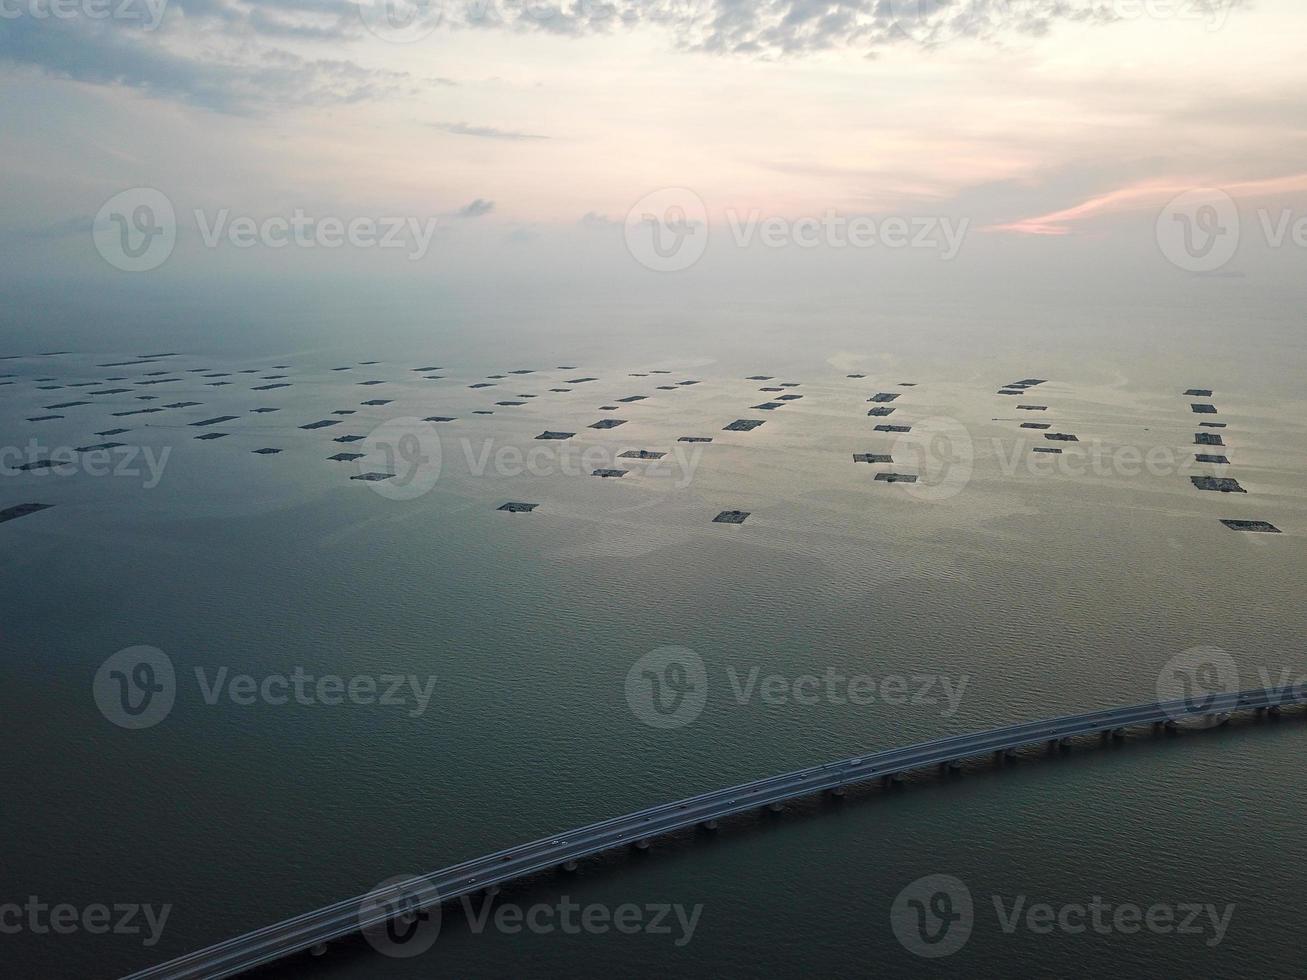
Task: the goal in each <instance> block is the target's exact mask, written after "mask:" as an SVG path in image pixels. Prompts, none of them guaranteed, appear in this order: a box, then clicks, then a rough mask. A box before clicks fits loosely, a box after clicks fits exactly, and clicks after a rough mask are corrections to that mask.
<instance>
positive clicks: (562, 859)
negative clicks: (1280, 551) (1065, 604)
mask: <svg viewBox="0 0 1307 980" xmlns="http://www.w3.org/2000/svg"><path fill="white" fill-rule="evenodd" d="M1304 702H1307V687H1293V688H1282V689H1275V690H1273V689H1266V688H1258V689H1253V690H1248V691H1240V692H1232V693H1229V694H1208V695H1203V696H1201V697H1200V698H1195V699H1181V700H1175V701H1155V702H1151V703H1148V704H1139V705H1133V706H1129V707H1121V708H1108V709H1104V710H1100V711H1089V712H1085V713H1083V714H1077V715H1066V716H1063V717H1059V718H1048V719H1045V720H1043V721H1031V722H1024V723H1021V724H1017V725H1009V726H1007V727H1004V728H995V729H992V730H990V731H984V732H976V733H973V734H969V735H954V736H950V737H947V738H938V739H933V740H931V741H928V742H919V743H917V744H915V745H908V746H905V747H903V748H897V749H885V750H883V751H879V752H872V753H869V754H866V755H860V756H855V757H854V758H850V759H843V760H841V761H838V762H830V763H827V764H825V765H820V766H814V767H811V768H808V769H799V770H796V771H794V772H787V773H784V774H782V775H779V776H771V777H769V778H766V779H759V780H755V781H753V782H749V783H742V784H740V785H738V786H732V787H729V788H727V789H719V790H714V791H712V792H709V793H701V794H699V795H698V796H691V797H688V798H686V799H683V800H678V801H676V802H673V803H664V804H661V805H659V806H652V807H649V808H647V809H644V810H638V811H636V812H635V813H628V814H626V815H625V816H621V817H613V818H611V819H608V820H601V821H599V822H598V823H591V824H587V825H586V826H584V827H577V828H576V829H574V830H567V831H563V832H561V833H559V834H555V835H554V836H552V837H546V838H542V839H540V840H536V841H532V842H530V843H527V844H519V845H517V846H515V847H510V848H507V849H505V850H502V851H496V852H495V853H493V854H487V855H485V856H484V857H478V858H474V859H472V860H470V861H464V862H462V863H461V864H455V865H451V866H450V867H447V868H442V869H441V870H439V871H433V872H431V873H430V874H427V875H421V876H418V877H414V878H411V879H408V880H406V881H404V882H402V883H400V884H398V885H395V886H393V887H392V888H391V889H389V890H388V891H386V890H383V891H382V892H380V893H378V892H374V893H371V894H368V895H361V896H358V897H357V898H351V899H346V900H345V901H341V902H336V903H335V904H334V905H328V906H327V907H325V908H321V909H317V910H316V911H313V912H306V913H304V914H303V915H298V916H296V917H294V918H291V919H286V920H285V921H283V922H278V923H275V924H273V925H270V926H265V927H264V928H262V929H256V930H254V931H253V932H248V933H246V934H244V935H242V936H236V937H235V938H233V939H228V940H225V941H223V942H220V943H217V944H215V945H213V946H209V947H207V948H205V949H201V950H197V951H195V952H193V953H188V954H186V955H184V956H180V957H178V958H176V959H173V960H170V961H168V962H166V963H162V964H160V965H158V966H154V967H150V968H149V969H146V970H142V971H140V972H138V973H133V974H132V975H131V976H130V977H127V978H124V980H214V978H219V977H231V976H236V975H237V974H240V973H244V972H246V971H248V970H252V969H254V968H256V967H259V966H263V965H265V964H268V963H272V962H274V961H276V960H280V959H283V958H285V957H288V956H293V955H295V954H297V953H302V952H305V951H312V952H321V951H322V950H323V949H325V946H326V944H327V943H329V942H331V941H332V940H335V939H340V938H342V937H344V936H348V935H350V934H352V933H355V932H359V931H361V930H364V929H373V928H377V927H380V926H383V925H385V924H386V923H387V922H389V921H392V920H394V921H397V922H411V921H412V919H413V917H414V916H415V915H416V914H417V913H419V912H420V911H421V910H423V909H427V908H432V907H434V906H437V905H439V904H440V903H441V902H445V901H448V900H450V899H454V898H458V897H459V896H462V895H467V894H471V893H474V892H478V891H482V890H486V889H494V888H495V887H496V886H498V885H500V884H503V883H505V882H509V881H513V880H515V879H518V878H524V877H527V876H528V875H533V874H536V873H538V872H540V871H544V870H548V869H551V868H560V867H561V868H565V869H569V870H570V869H572V868H574V867H575V866H576V862H577V861H579V860H581V859H582V858H585V857H589V856H591V855H593V854H598V853H600V852H602V851H607V850H610V849H612V848H617V847H623V846H635V847H640V848H643V847H647V846H648V843H649V841H650V840H651V839H653V838H655V837H659V836H661V835H664V834H669V833H672V832H673V831H677V830H681V829H684V828H688V827H694V826H696V825H699V826H703V827H706V828H709V829H712V828H715V827H716V826H717V821H719V820H721V819H722V818H724V817H729V816H731V815H732V814H737V813H742V812H746V811H750V810H757V809H759V808H767V807H770V808H772V809H779V808H780V807H781V806H782V805H783V804H785V803H786V802H787V801H789V800H795V799H799V798H802V797H806V796H811V795H813V794H817V793H822V792H829V793H833V794H835V795H842V794H843V793H844V791H845V789H846V788H847V787H849V786H854V785H858V784H862V783H867V782H870V781H873V780H877V779H880V780H885V781H886V782H889V781H891V780H894V779H897V778H898V777H900V776H901V775H902V774H903V773H905V772H909V771H911V770H919V769H925V768H933V767H937V766H938V767H956V766H959V765H960V764H961V763H962V762H963V761H964V760H967V759H972V758H978V757H981V756H989V755H993V756H995V757H996V758H1003V757H1004V756H1006V755H1007V754H1009V753H1012V752H1014V751H1016V750H1017V749H1021V748H1023V747H1026V746H1031V745H1040V744H1049V745H1054V746H1064V745H1067V744H1069V741H1070V739H1072V738H1074V737H1075V736H1080V735H1093V734H1100V735H1102V736H1103V737H1104V738H1105V739H1106V738H1109V737H1111V738H1121V737H1124V735H1125V731H1126V729H1128V728H1131V727H1138V726H1143V725H1152V726H1155V727H1160V726H1166V727H1168V728H1174V727H1176V726H1178V725H1180V724H1182V723H1184V722H1186V721H1189V722H1190V723H1192V722H1193V721H1206V722H1208V723H1211V724H1215V723H1223V722H1225V721H1227V720H1228V719H1229V717H1230V715H1231V714H1233V713H1234V712H1237V711H1256V712H1259V713H1260V712H1270V713H1272V714H1275V713H1278V712H1279V710H1280V709H1281V707H1286V706H1289V705H1294V704H1302V703H1304Z"/></svg>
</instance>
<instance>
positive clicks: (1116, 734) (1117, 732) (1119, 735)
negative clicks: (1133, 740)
mask: <svg viewBox="0 0 1307 980" xmlns="http://www.w3.org/2000/svg"><path fill="white" fill-rule="evenodd" d="M1112 737H1113V738H1114V739H1116V740H1117V741H1118V742H1119V741H1121V739H1123V738H1125V729H1124V728H1113V729H1112Z"/></svg>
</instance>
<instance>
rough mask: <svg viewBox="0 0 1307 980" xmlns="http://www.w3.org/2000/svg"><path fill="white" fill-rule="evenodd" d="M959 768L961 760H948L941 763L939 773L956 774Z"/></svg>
mask: <svg viewBox="0 0 1307 980" xmlns="http://www.w3.org/2000/svg"><path fill="white" fill-rule="evenodd" d="M961 768H962V760H960V759H949V761H948V762H941V763H940V764H939V769H940V772H957V771H958V770H959V769H961Z"/></svg>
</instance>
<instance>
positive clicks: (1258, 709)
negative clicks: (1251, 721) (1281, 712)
mask: <svg viewBox="0 0 1307 980" xmlns="http://www.w3.org/2000/svg"><path fill="white" fill-rule="evenodd" d="M1264 711H1266V709H1265V708H1253V714H1255V715H1260V714H1262V713H1263V712H1264Z"/></svg>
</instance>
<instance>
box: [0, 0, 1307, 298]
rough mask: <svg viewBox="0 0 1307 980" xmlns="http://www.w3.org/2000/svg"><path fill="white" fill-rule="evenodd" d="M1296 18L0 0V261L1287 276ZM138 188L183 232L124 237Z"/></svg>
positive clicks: (1292, 255)
mask: <svg viewBox="0 0 1307 980" xmlns="http://www.w3.org/2000/svg"><path fill="white" fill-rule="evenodd" d="M1304 29H1307V7H1304V5H1302V4H1301V2H1300V0H1243V2H1240V0H1206V2H1204V0H1106V2H1104V0H955V2H953V3H942V2H940V0H839V2H834V3H814V2H809V0H756V2H745V0H629V2H628V0H619V2H617V3H614V4H608V3H602V2H600V0H584V2H580V3H576V4H574V5H564V6H562V7H559V6H557V5H552V4H551V3H549V2H547V0H444V2H443V3H441V2H440V0H429V2H428V0H422V2H421V3H419V4H416V5H415V4H414V3H412V2H410V0H365V2H364V3H363V4H362V5H361V6H360V5H359V4H356V3H353V2H347V0H316V2H315V0H54V6H53V7H52V6H51V0H0V79H2V80H3V85H4V89H5V93H6V95H5V98H4V99H3V102H2V103H0V131H3V133H4V134H5V135H4V138H3V140H0V165H2V166H3V171H4V173H5V177H6V179H5V180H4V182H3V185H0V250H2V251H3V254H4V256H5V266H6V271H0V286H3V287H8V288H14V287H15V286H23V285H30V284H31V283H32V282H34V281H37V280H40V279H42V278H49V277H51V276H56V275H57V276H58V277H60V278H62V279H65V280H71V281H86V282H106V281H120V280H121V279H122V277H124V276H125V277H131V276H135V275H140V274H141V273H142V271H143V272H147V273H154V274H156V276H157V278H158V279H159V280H160V281H167V279H168V277H169V276H174V277H175V276H184V275H190V276H204V275H206V274H208V275H213V274H215V273H216V272H217V271H221V272H222V273H223V274H231V275H236V276H241V275H244V276H249V277H255V278H256V277H258V276H259V275H265V274H267V273H268V270H270V269H277V270H282V271H284V272H285V274H287V275H297V276H304V277H312V276H314V275H315V274H316V275H321V274H323V273H325V272H327V271H335V272H344V273H346V274H348V273H350V272H355V273H358V274H360V275H367V276H376V275H385V276H390V275H394V276H400V277H402V276H409V277H414V276H419V275H420V276H423V277H426V278H436V279H438V278H440V277H441V276H447V277H450V278H453V279H457V280H458V281H459V282H463V281H465V280H466V279H467V277H468V276H470V275H473V270H474V269H475V272H476V274H477V275H479V276H481V277H482V278H483V279H487V278H494V277H495V276H498V277H499V278H500V281H504V280H509V281H511V280H513V279H515V278H518V277H520V278H521V279H522V280H523V281H529V280H530V279H531V278H532V277H533V276H534V277H556V276H568V277H570V278H572V279H573V280H576V281H584V280H585V279H586V277H587V275H591V276H602V275H605V274H607V272H606V270H608V269H610V268H611V269H612V271H613V274H622V273H623V272H625V271H630V270H635V271H637V272H641V273H643V272H649V273H650V274H651V275H655V276H669V275H670V276H673V277H674V276H676V275H678V274H686V273H687V271H688V270H695V269H697V270H698V271H699V272H700V273H702V272H703V270H704V269H705V268H713V269H717V270H718V271H721V272H722V273H723V274H726V271H727V269H728V268H730V267H731V262H732V261H737V262H744V261H745V260H744V259H743V258H741V256H745V255H750V254H754V255H756V254H757V253H758V251H759V250H760V249H762V250H771V251H776V252H779V253H783V254H785V255H786V256H789V257H792V259H793V262H792V263H791V264H792V266H793V267H794V268H795V269H802V268H810V266H811V262H810V258H809V257H808V256H807V255H806V254H804V253H806V251H807V250H808V249H810V248H811V247H813V245H810V244H809V243H810V242H811V243H815V247H816V248H817V250H818V251H819V252H821V253H822V254H823V255H826V256H828V257H829V258H830V261H829V262H827V263H826V264H824V265H823V266H822V268H823V269H826V270H828V271H830V270H834V271H832V272H831V274H832V275H838V274H842V273H841V272H840V270H841V269H843V268H844V266H845V264H847V263H849V262H852V261H853V260H851V259H849V258H848V257H847V256H846V255H845V254H843V253H844V252H847V251H850V250H853V251H859V250H862V251H866V252H876V256H877V261H881V259H882V257H887V258H888V259H889V260H890V261H898V260H899V256H898V255H893V256H891V254H890V253H892V252H894V251H895V250H896V249H897V250H898V252H899V253H901V254H902V256H904V258H903V259H902V261H904V262H906V263H909V264H913V265H914V267H920V268H921V269H923V270H927V269H938V267H939V263H940V261H941V260H943V261H955V260H958V259H959V258H960V257H971V258H976V259H977V260H979V259H980V258H981V257H984V258H985V259H986V260H987V261H989V262H990V264H988V265H985V266H984V269H985V275H987V276H992V275H993V274H994V272H995V269H1001V268H1003V267H1004V265H1005V264H1006V265H1007V266H1009V267H1011V268H1012V269H1014V270H1016V269H1025V268H1028V266H1029V263H1030V261H1031V260H1032V259H1031V257H1032V256H1035V257H1038V258H1037V259H1036V261H1038V260H1044V259H1047V260H1055V259H1056V257H1057V256H1058V255H1063V256H1070V255H1074V256H1076V260H1075V261H1076V263H1077V264H1080V265H1083V263H1084V262H1085V261H1086V259H1085V256H1091V255H1097V256H1099V257H1100V258H1102V259H1103V260H1104V261H1110V260H1111V259H1112V257H1113V256H1120V255H1123V254H1129V255H1132V256H1134V255H1140V256H1142V255H1147V256H1148V257H1149V261H1155V260H1160V261H1161V263H1162V264H1161V265H1160V266H1159V268H1161V269H1163V270H1165V269H1168V268H1169V269H1171V270H1172V271H1174V272H1176V273H1177V274H1179V275H1219V274H1225V275H1231V274H1234V275H1246V274H1248V273H1249V269H1250V267H1251V266H1255V267H1256V269H1257V271H1259V272H1261V271H1264V270H1265V269H1267V268H1269V269H1273V270H1279V272H1278V273H1277V274H1280V273H1282V274H1283V276H1284V277H1285V278H1286V280H1292V279H1293V278H1294V277H1295V276H1296V277H1297V278H1298V279H1299V280H1300V279H1301V275H1300V273H1301V270H1302V266H1303V261H1304V257H1307V247H1300V246H1298V245H1296V244H1295V242H1294V234H1295V231H1296V230H1298V227H1299V226H1298V225H1297V224H1295V222H1298V221H1299V220H1300V219H1302V218H1303V216H1304V215H1307V208H1305V207H1304V203H1305V202H1307V193H1305V192H1307V153H1305V152H1304V151H1305V150H1307V113H1304V112H1303V111H1302V97H1301V93H1302V92H1303V91H1304V90H1305V89H1307V77H1305V76H1307V68H1305V67H1304V64H1303V62H1304V59H1303V57H1302V53H1301V42H1302V38H1303V37H1304V36H1307V33H1305V30H1304ZM141 188H144V189H147V190H148V191H149V192H150V193H152V194H153V193H157V194H161V195H162V199H163V200H164V201H166V204H167V205H168V206H170V207H171V208H172V210H173V212H174V216H175V218H174V220H175V242H170V243H169V253H168V256H167V258H166V260H165V262H164V263H163V264H162V265H158V266H152V267H151V268H150V269H145V270H134V269H123V268H120V267H119V266H121V265H123V264H124V262H122V261H118V262H115V261H114V259H113V257H112V256H108V257H107V256H105V254H104V251H105V247H106V243H108V246H107V247H109V248H111V249H112V247H113V245H112V242H113V240H114V239H115V236H118V235H119V234H123V235H130V234H133V233H134V232H133V231H132V229H131V226H130V223H129V219H131V218H132V215H134V214H139V213H140V212H139V205H140V202H139V201H138V200H137V199H136V198H134V197H131V196H130V194H131V192H133V191H134V189H141ZM124 192H129V196H128V197H127V198H125V199H122V200H121V201H120V202H119V203H118V204H110V203H109V202H111V201H113V200H114V199H115V196H116V195H121V194H123V193H124ZM1185 195H1189V197H1188V198H1186V197H1185ZM137 197H139V193H137ZM1178 199H1179V200H1180V203H1179V204H1178V205H1177V204H1176V202H1177V200H1178ZM151 200H157V199H156V198H151ZM1230 208H1233V209H1235V210H1234V212H1231V210H1230ZM106 209H107V210H106ZM1168 209H1170V210H1168ZM1175 211H1178V213H1172V212H1175ZM150 213H151V214H153V211H151V212H150ZM115 214H116V215H117V217H114V215H115ZM297 215H299V216H300V220H301V226H302V227H301V232H300V237H299V238H297V239H295V240H293V241H292V242H291V245H290V246H289V247H286V246H279V245H277V242H279V241H281V240H283V239H285V238H286V237H287V234H288V233H287V232H286V231H285V230H284V229H282V228H281V226H280V225H279V224H277V221H278V220H279V219H280V220H285V221H292V220H294V219H295V218H296V216H297ZM240 219H245V223H244V224H241V223H239V221H240ZM890 219H894V220H895V221H900V220H901V221H902V222H903V223H904V224H905V226H906V232H907V235H906V238H907V244H903V243H902V242H901V241H896V239H895V235H896V233H897V232H899V231H900V229H899V228H898V227H897V226H895V227H887V226H886V225H885V222H886V221H887V220H890ZM1231 219H1233V220H1235V221H1238V222H1239V223H1240V226H1241V229H1242V236H1241V239H1240V241H1239V242H1238V247H1237V249H1236V250H1235V252H1234V253H1233V255H1232V256H1223V255H1222V254H1221V249H1220V248H1217V249H1216V252H1217V254H1216V255H1215V256H1211V255H1210V254H1207V253H1208V252H1210V251H1211V249H1210V248H1206V247H1205V246H1210V245H1211V241H1208V240H1207V239H1205V238H1204V236H1207V238H1208V239H1210V238H1211V236H1212V233H1213V229H1215V230H1216V231H1218V232H1219V231H1225V230H1228V228H1227V225H1228V223H1229V221H1230V220H1231ZM269 221H273V225H272V226H269V225H268V222H269ZM368 221H373V222H376V223H378V227H377V228H376V229H375V235H374V237H373V238H369V232H368V229H367V228H366V227H365V228H363V232H364V233H363V235H362V239H363V240H362V241H361V242H360V241H359V240H357V239H358V236H357V235H355V234H354V233H353V232H351V233H350V240H349V241H348V242H347V243H346V246H345V247H343V248H342V247H323V246H322V245H321V241H324V240H325V239H324V240H319V239H318V238H317V237H316V236H317V234H318V231H319V230H320V229H321V228H323V227H325V226H329V225H330V224H331V223H333V222H339V223H340V224H344V225H349V224H350V223H351V222H354V223H360V222H361V223H363V224H366V223H367V222H368ZM769 222H770V224H768V223H769ZM858 222H861V223H862V227H861V232H862V235H863V237H862V239H861V241H862V243H863V244H862V245H858V246H850V245H849V244H848V240H849V236H850V231H851V229H850V224H851V223H853V224H856V223H858ZM324 223H325V224H324ZM249 224H253V225H254V226H255V228H254V229H253V230H252V231H250V230H249V228H248V225H249ZM814 226H816V227H814ZM141 227H145V226H141ZM392 228H395V229H397V230H395V233H394V234H393V235H392V236H391V237H392V238H393V239H394V241H392V242H391V243H390V244H391V245H393V246H394V247H380V246H379V245H378V244H377V242H376V239H379V238H380V237H382V236H383V235H384V234H385V233H386V229H392ZM247 232H248V234H246V233H247ZM242 235H245V236H246V237H247V238H249V239H250V240H251V241H245V240H244V239H243V238H242ZM641 236H644V238H641ZM1122 236H1127V237H1122ZM1268 239H1270V241H1271V243H1272V245H1273V246H1274V254H1273V255H1272V257H1271V258H1272V261H1269V262H1263V261H1261V260H1260V259H1258V260H1256V261H1254V260H1252V259H1250V258H1249V256H1248V254H1247V250H1248V249H1249V248H1257V249H1263V248H1265V247H1266V246H1267V240H1268ZM121 240H122V241H124V242H125V241H127V239H126V238H123V239H121ZM1054 240H1056V241H1054ZM305 241H307V242H309V243H310V244H309V245H306V246H304V247H297V246H299V245H300V244H301V243H303V242H305ZM314 242H317V243H318V247H316V248H315V247H313V246H312V243H314ZM869 242H870V243H873V244H868V243H869ZM686 243H688V245H686ZM887 243H888V244H887ZM1195 243H1196V244H1195ZM709 244H710V245H711V247H708V246H709ZM682 246H685V247H684V248H682ZM1177 248H1179V249H1182V251H1181V252H1180V253H1179V255H1178V256H1177V255H1175V254H1172V253H1174V252H1175V250H1176V249H1177ZM687 249H688V251H687ZM1059 249H1060V250H1062V251H1060V252H1059V251H1058V250H1059ZM832 250H835V251H840V252H841V254H839V255H832V254H831V253H832ZM705 252H706V253H707V254H706V255H705V254H704V253H705ZM669 255H671V256H672V257H671V258H670V259H669V258H668V256H669ZM909 255H911V258H910V259H909V258H907V256H909ZM859 256H860V257H861V252H859ZM1050 257H1052V258H1050ZM120 258H121V257H120ZM1222 258H1223V259H1224V261H1217V260H1220V259H1222ZM761 261H763V262H764V264H767V263H772V264H774V263H775V262H776V261H777V260H776V258H775V256H773V255H771V254H770V253H769V254H767V255H765V256H763V259H762V260H761ZM610 262H611V263H612V264H611V266H610V265H608V263H610ZM805 263H807V264H806V265H805ZM126 264H128V265H130V264H131V263H130V262H128V263H126ZM146 264H149V262H148V261H147V262H146ZM923 275H927V276H928V275H929V273H925V272H923Z"/></svg>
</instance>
